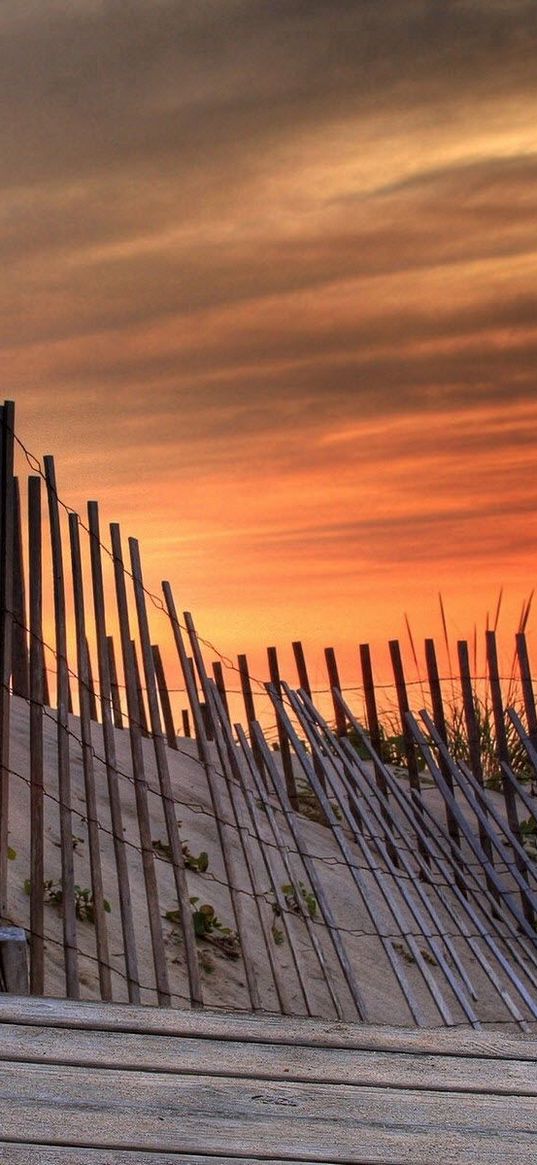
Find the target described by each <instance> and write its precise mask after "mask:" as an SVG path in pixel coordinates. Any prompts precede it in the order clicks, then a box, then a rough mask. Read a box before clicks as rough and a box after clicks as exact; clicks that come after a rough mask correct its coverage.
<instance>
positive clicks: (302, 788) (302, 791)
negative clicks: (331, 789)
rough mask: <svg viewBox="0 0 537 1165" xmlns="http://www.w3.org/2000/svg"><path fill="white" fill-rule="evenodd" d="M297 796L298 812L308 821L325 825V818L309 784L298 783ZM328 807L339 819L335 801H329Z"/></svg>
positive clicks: (339, 813)
mask: <svg viewBox="0 0 537 1165" xmlns="http://www.w3.org/2000/svg"><path fill="white" fill-rule="evenodd" d="M297 796H298V812H299V813H301V814H302V816H303V817H307V818H308V820H309V821H315V822H316V823H317V824H318V825H326V824H327V820H326V816H325V813H324V811H323V809H322V807H321V805H320V804H319V801H318V799H317V795H316V793H315V792H314V790H313V789H312V788H311V786H310V785H305V784H299V785H298V787H297ZM330 808H331V810H332V812H333V814H334V816H335V817H337V819H338V821H341V810H340V808H339V805H338V804H337V803H336V802H335V801H330Z"/></svg>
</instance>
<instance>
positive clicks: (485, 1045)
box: [0, 996, 537, 1165]
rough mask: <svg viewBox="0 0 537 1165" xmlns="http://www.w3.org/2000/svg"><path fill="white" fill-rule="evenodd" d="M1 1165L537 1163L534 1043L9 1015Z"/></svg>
mask: <svg viewBox="0 0 537 1165" xmlns="http://www.w3.org/2000/svg"><path fill="white" fill-rule="evenodd" d="M0 1055H1V1059H2V1065H1V1072H0V1160H1V1161H2V1163H3V1165H37V1163H38V1162H39V1165H60V1163H61V1165H77V1163H78V1165H150V1163H151V1165H172V1163H178V1162H184V1163H185V1165H186V1163H190V1165H218V1163H220V1165H231V1163H232V1162H234V1161H252V1162H253V1161H265V1162H268V1163H272V1165H283V1162H291V1161H295V1162H303V1163H304V1162H324V1163H325V1165H328V1163H329V1162H362V1163H363V1165H365V1163H367V1162H384V1163H385V1165H388V1163H390V1165H392V1163H393V1165H395V1163H398V1165H399V1163H401V1162H405V1161H412V1163H413V1165H426V1163H427V1165H430V1163H431V1162H438V1163H439V1165H440V1163H441V1165H448V1163H452V1162H453V1163H454V1162H457V1163H461V1165H462V1163H467V1165H475V1162H478V1161H480V1162H483V1163H486V1165H506V1163H509V1162H513V1163H514V1162H516V1163H517V1165H526V1163H527V1165H530V1162H531V1165H533V1162H534V1161H535V1160H536V1158H537V1104H536V1094H537V1041H536V1040H529V1039H527V1038H525V1037H523V1036H519V1035H513V1034H507V1033H506V1032H504V1031H502V1030H495V1031H487V1032H475V1031H468V1030H466V1031H464V1032H455V1031H448V1030H446V1029H441V1030H438V1031H423V1030H422V1031H418V1030H406V1029H394V1028H391V1029H390V1028H381V1027H374V1028H373V1027H367V1026H362V1025H354V1024H343V1023H339V1022H328V1021H318V1020H309V1019H294V1018H284V1017H281V1016H268V1015H264V1016H253V1015H237V1014H235V1015H233V1014H223V1013H222V1014H220V1013H217V1012H209V1011H203V1012H199V1011H198V1012H196V1011H182V1012H181V1011H166V1010H161V1009H157V1008H139V1007H133V1006H121V1005H119V1006H118V1005H114V1004H98V1003H84V1004H81V1003H76V1002H74V1001H65V1000H61V1001H58V1000H51V999H35V998H34V999H18V998H14V997H13V996H4V997H3V998H2V999H1V1000H0Z"/></svg>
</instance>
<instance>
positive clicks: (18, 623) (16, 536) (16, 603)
mask: <svg viewBox="0 0 537 1165" xmlns="http://www.w3.org/2000/svg"><path fill="white" fill-rule="evenodd" d="M27 626H28V624H27V621H26V588H25V586H24V559H23V553H22V523H21V499H20V488H19V479H18V478H17V477H14V478H13V633H12V652H11V654H12V682H13V692H14V694H15V695H16V696H22V697H23V699H24V700H27V699H28V697H29V695H30V684H29V671H28V633H27Z"/></svg>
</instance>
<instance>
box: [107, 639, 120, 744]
mask: <svg viewBox="0 0 537 1165" xmlns="http://www.w3.org/2000/svg"><path fill="white" fill-rule="evenodd" d="M106 650H107V653H108V670H109V673H110V696H111V699H112V714H113V720H114V728H123V714H122V711H121V696H120V692H119V683H118V676H117V664H116V652H115V648H114V639H113V636H112V635H107V636H106Z"/></svg>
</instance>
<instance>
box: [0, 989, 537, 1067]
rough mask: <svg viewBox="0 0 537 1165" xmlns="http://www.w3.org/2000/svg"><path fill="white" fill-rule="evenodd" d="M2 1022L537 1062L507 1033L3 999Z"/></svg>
mask: <svg viewBox="0 0 537 1165" xmlns="http://www.w3.org/2000/svg"><path fill="white" fill-rule="evenodd" d="M0 1023H14V1024H19V1025H21V1024H30V1025H32V1026H34V1025H39V1026H50V1027H51V1028H52V1027H68V1028H72V1029H77V1030H81V1029H89V1028H93V1029H95V1030H97V1029H98V1030H99V1031H115V1032H152V1033H155V1034H160V1033H162V1034H163V1035H176V1036H185V1037H188V1036H193V1035H199V1036H200V1037H202V1038H204V1039H219V1040H226V1039H230V1040H245V1041H252V1042H260V1043H265V1042H266V1043H279V1044H301V1045H303V1046H304V1047H333V1048H357V1049H360V1048H362V1049H367V1048H371V1049H375V1048H378V1049H381V1050H384V1051H406V1052H415V1053H416V1054H418V1053H422V1054H424V1055H434V1054H436V1053H439V1054H440V1053H441V1054H443V1055H446V1056H461V1057H464V1056H473V1057H479V1058H488V1057H492V1058H497V1057H503V1058H506V1059H520V1058H522V1059H535V1060H537V1029H536V1035H535V1038H529V1037H528V1036H525V1035H522V1034H519V1033H518V1032H513V1031H509V1032H506V1031H504V1030H498V1031H496V1030H493V1031H481V1032H475V1031H471V1030H469V1029H468V1028H465V1029H464V1030H462V1031H459V1030H455V1029H454V1030H450V1029H448V1028H433V1029H426V1028H395V1027H378V1026H371V1025H368V1024H361V1023H360V1024H358V1023H344V1022H341V1021H338V1020H319V1019H306V1018H305V1017H302V1016H285V1017H283V1016H281V1015H255V1016H254V1015H251V1014H249V1013H247V1012H245V1013H243V1014H241V1013H239V1012H232V1013H223V1012H218V1011H210V1010H209V1009H204V1010H203V1011H201V1012H200V1011H196V1012H193V1011H189V1010H179V1009H177V1010H175V1009H174V1010H173V1011H167V1010H161V1009H160V1008H158V1007H135V1006H132V1005H131V1004H116V1003H107V1004H103V1003H99V1002H90V1001H88V1002H84V1003H78V1002H77V1001H75V1000H72V999H50V998H35V999H27V998H26V999H18V998H15V997H13V996H11V997H7V996H6V997H4V998H2V997H0Z"/></svg>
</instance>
